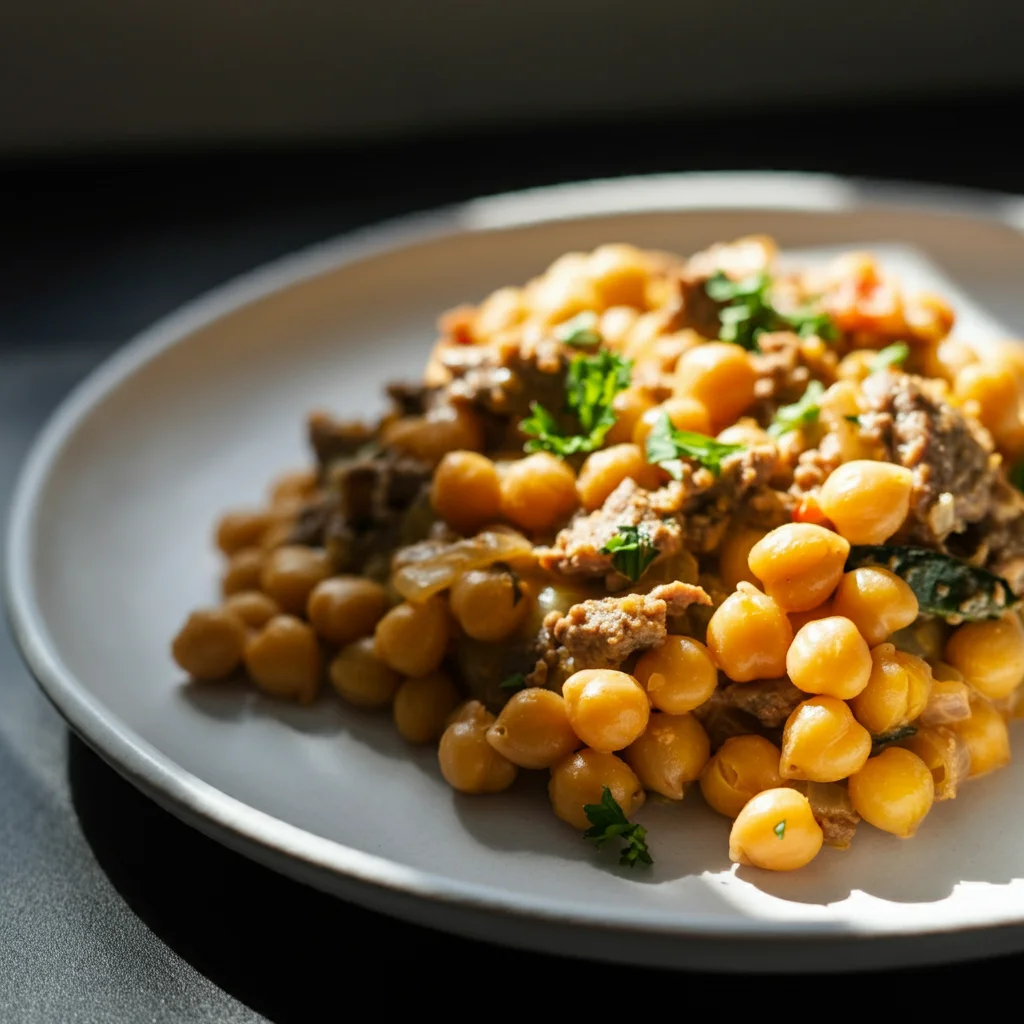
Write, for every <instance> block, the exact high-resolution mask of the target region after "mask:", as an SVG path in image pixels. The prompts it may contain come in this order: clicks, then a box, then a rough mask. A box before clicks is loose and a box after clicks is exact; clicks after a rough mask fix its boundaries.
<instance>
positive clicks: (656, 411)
mask: <svg viewBox="0 0 1024 1024" xmlns="http://www.w3.org/2000/svg"><path fill="white" fill-rule="evenodd" d="M662 416H668V419H669V422H670V423H671V424H672V426H673V427H675V428H676V430H692V431H694V432H695V433H698V434H710V433H711V417H710V416H709V415H708V410H707V407H706V406H705V405H704V403H703V402H701V401H700V400H699V399H696V398H693V397H691V396H690V395H676V396H675V397H674V398H669V399H667V400H666V401H664V402H662V403H661V405H655V406H652V407H651V408H650V409H648V410H647V411H646V412H645V413H644V414H643V415H642V416H641V417H640V419H639V420H638V421H637V424H636V426H635V427H634V428H633V443H634V444H638V445H643V444H646V442H647V435H648V434H650V432H651V431H652V430H653V429H654V426H655V424H656V423H658V422H659V421H660V420H661V418H662Z"/></svg>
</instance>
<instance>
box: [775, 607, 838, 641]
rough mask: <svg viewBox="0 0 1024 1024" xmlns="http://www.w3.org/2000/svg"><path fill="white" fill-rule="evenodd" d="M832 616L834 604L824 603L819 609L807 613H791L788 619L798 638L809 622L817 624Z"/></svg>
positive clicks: (794, 634)
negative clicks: (820, 620) (798, 634)
mask: <svg viewBox="0 0 1024 1024" xmlns="http://www.w3.org/2000/svg"><path fill="white" fill-rule="evenodd" d="M831 614H832V602H831V601H824V602H823V603H822V604H819V605H818V607H817V608H812V609H811V610H810V611H806V612H790V613H789V614H788V615H787V616H786V618H787V619H789V624H790V625H791V626H792V627H793V636H796V634H797V633H798V632H800V630H801V629H803V628H804V626H806V625H807V623H808V622H817V621H818V620H819V619H827V618H828V617H829V616H830V615H831Z"/></svg>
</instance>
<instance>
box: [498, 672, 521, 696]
mask: <svg viewBox="0 0 1024 1024" xmlns="http://www.w3.org/2000/svg"><path fill="white" fill-rule="evenodd" d="M498 689H499V690H504V691H505V692H506V693H518V692H519V691H520V690H525V689H526V676H524V675H523V673H522V672H515V673H513V674H512V675H510V676H509V677H508V679H504V680H502V681H501V682H500V683H498Z"/></svg>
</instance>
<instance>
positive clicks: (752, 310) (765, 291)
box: [704, 271, 838, 352]
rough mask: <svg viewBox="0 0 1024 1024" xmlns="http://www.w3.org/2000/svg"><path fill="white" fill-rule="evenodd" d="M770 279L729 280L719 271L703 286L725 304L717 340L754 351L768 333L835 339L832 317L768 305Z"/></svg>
mask: <svg viewBox="0 0 1024 1024" xmlns="http://www.w3.org/2000/svg"><path fill="white" fill-rule="evenodd" d="M771 287H772V279H771V277H770V276H769V275H768V274H766V273H764V271H761V272H759V273H756V274H748V275H747V276H746V277H744V278H741V279H740V280H739V281H733V280H732V279H731V278H729V277H727V276H726V275H725V274H724V273H722V272H721V271H717V272H716V273H715V274H713V275H712V276H711V277H710V278H709V279H708V281H707V283H706V284H705V285H704V290H705V291H706V292H707V294H708V297H709V298H711V299H713V300H714V301H715V302H721V303H725V305H724V306H723V307H722V308H721V309H720V310H719V313H718V320H719V323H720V324H721V328H720V330H719V333H718V337H719V338H720V339H721V340H722V341H731V342H733V343H734V344H736V345H742V346H743V348H745V349H750V350H751V351H754V352H756V351H757V350H758V345H757V339H758V338H759V337H760V336H761V335H762V334H765V333H767V332H769V331H795V332H796V333H797V334H799V335H800V337H801V338H809V337H811V336H813V335H817V336H818V337H819V338H823V339H824V340H826V341H834V340H835V339H836V337H837V336H838V332H837V331H836V326H835V324H834V323H833V322H832V318H831V317H830V316H829V315H828V314H827V313H824V312H822V311H820V310H815V309H813V308H811V307H803V308H801V309H798V310H795V311H794V312H792V313H780V312H779V311H778V310H777V309H776V308H775V307H774V306H773V305H772V302H771V294H770V293H771Z"/></svg>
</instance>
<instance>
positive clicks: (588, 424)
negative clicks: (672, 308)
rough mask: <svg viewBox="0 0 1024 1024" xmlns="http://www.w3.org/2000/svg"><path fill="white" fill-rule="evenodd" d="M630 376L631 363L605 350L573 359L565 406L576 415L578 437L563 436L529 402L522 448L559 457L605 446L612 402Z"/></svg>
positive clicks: (611, 421)
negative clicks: (529, 413) (525, 439)
mask: <svg viewBox="0 0 1024 1024" xmlns="http://www.w3.org/2000/svg"><path fill="white" fill-rule="evenodd" d="M632 373H633V364H632V362H631V361H630V360H628V359H623V358H622V357H621V356H618V355H616V354H615V353H614V352H609V351H608V350H607V349H604V350H602V351H601V352H598V353H597V355H593V356H582V355H581V356H576V358H575V359H573V361H572V362H571V363H570V364H569V370H568V372H567V373H566V375H565V405H566V409H567V410H568V411H569V412H573V413H575V414H576V418H577V419H578V420H579V423H580V427H581V428H582V431H583V432H582V433H581V434H570V435H566V434H563V433H562V429H561V426H560V425H559V423H558V421H557V420H556V419H555V417H554V416H553V415H552V414H551V413H550V412H549V411H548V410H547V409H545V408H544V406H543V405H541V404H540V403H539V402H531V403H530V411H531V413H532V414H533V415H532V416H528V417H527V418H526V419H524V420H523V421H522V423H520V425H519V427H520V430H522V431H523V433H524V434H526V435H527V436H528V437H529V438H530V440H529V441H527V442H526V444H525V445H524V446H523V448H524V450H525V451H528V452H551V453H552V454H553V455H557V456H558V457H559V458H563V459H564V458H565V457H566V456H567V455H575V454H576V453H577V452H592V451H594V450H595V449H597V448H600V447H601V445H602V444H603V443H604V439H605V435H606V434H607V433H608V431H609V430H610V429H611V428H612V426H613V425H614V423H615V411H614V410H613V409H612V402H613V401H614V399H615V396H616V395H617V394H618V393H619V392H620V391H622V390H624V389H625V388H628V387H629V382H630V379H631V377H632Z"/></svg>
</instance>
